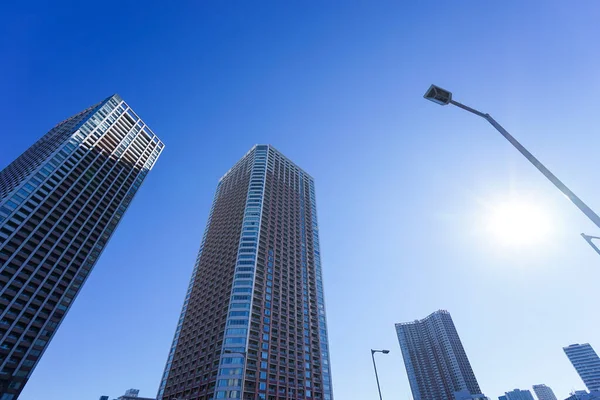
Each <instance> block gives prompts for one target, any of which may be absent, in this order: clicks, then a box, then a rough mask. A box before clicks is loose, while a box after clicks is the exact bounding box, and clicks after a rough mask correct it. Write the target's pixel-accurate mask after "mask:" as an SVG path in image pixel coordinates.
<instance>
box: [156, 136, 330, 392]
mask: <svg viewBox="0 0 600 400" xmlns="http://www.w3.org/2000/svg"><path fill="white" fill-rule="evenodd" d="M321 275H322V271H321V257H320V250H319V227H318V224H317V208H316V201H315V187H314V181H313V178H312V177H311V176H309V175H308V174H307V173H306V172H304V171H303V170H302V169H300V168H299V167H298V166H296V165H295V164H294V163H292V162H291V161H290V160H289V159H287V158H286V157H285V156H283V155H282V154H281V153H280V152H279V151H277V150H275V149H274V148H273V147H271V146H268V145H257V146H254V147H253V148H252V149H251V150H250V151H249V152H248V153H247V154H246V155H245V156H244V157H243V158H242V159H241V160H240V161H239V162H238V163H237V164H235V166H234V167H233V168H232V169H231V170H229V171H228V172H227V173H226V174H225V175H224V176H223V177H222V178H221V180H220V181H219V183H218V185H217V190H216V194H215V197H214V201H213V205H212V209H211V211H210V216H209V219H208V223H207V226H206V230H205V233H204V237H203V238H202V243H201V245H200V251H199V253H198V257H197V259H196V264H195V266H194V270H193V273H192V278H191V281H190V284H189V288H188V291H187V294H186V296H185V301H184V305H183V309H182V312H181V317H180V319H179V323H178V324H177V329H176V331H175V337H174V340H173V344H172V347H171V350H170V353H169V356H168V360H167V363H166V367H165V371H164V375H163V378H162V382H161V384H160V389H159V393H158V399H165V400H167V399H168V400H174V399H188V400H207V399H213V398H216V399H240V398H243V399H252V400H256V399H261V400H280V399H281V400H282V399H286V400H287V399H294V400H298V399H324V400H331V399H332V398H333V397H332V387H331V371H330V365H329V346H328V339H327V324H326V318H325V302H324V298H323V281H322V276H321Z"/></svg>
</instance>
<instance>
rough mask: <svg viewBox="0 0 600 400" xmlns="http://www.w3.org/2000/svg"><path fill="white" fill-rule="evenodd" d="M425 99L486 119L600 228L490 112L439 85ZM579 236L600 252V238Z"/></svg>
mask: <svg viewBox="0 0 600 400" xmlns="http://www.w3.org/2000/svg"><path fill="white" fill-rule="evenodd" d="M423 97H424V98H426V99H427V100H430V101H433V102H434V103H437V104H439V105H442V106H445V105H447V104H453V105H455V106H457V107H459V108H462V109H463V110H466V111H468V112H470V113H472V114H475V115H477V116H479V117H481V118H483V119H485V120H486V121H488V122H489V123H490V124H491V125H492V126H493V127H494V128H496V130H497V131H498V132H500V134H501V135H502V136H504V137H505V138H506V140H508V141H509V142H510V143H511V144H512V145H513V146H514V147H515V148H516V149H517V150H519V152H520V153H521V154H523V155H524V156H525V158H527V159H528V160H529V162H531V163H532V164H533V165H534V167H536V168H537V169H538V170H539V171H540V172H541V173H542V174H544V176H545V177H546V178H548V180H549V181H550V182H552V183H553V184H554V186H556V188H557V189H558V190H560V191H561V192H562V193H563V194H564V195H565V196H567V198H568V199H569V200H571V202H572V203H573V204H575V206H577V208H579V210H580V211H581V212H582V213H584V214H585V216H586V217H588V218H589V219H590V220H591V221H592V222H593V223H594V224H596V226H597V227H598V228H600V217H599V216H598V214H596V213H595V212H594V211H593V210H592V209H591V208H590V207H588V205H587V204H585V203H584V202H583V200H581V199H580V198H579V197H578V196H577V195H576V194H575V193H573V192H572V191H571V189H569V188H568V187H567V186H566V185H565V184H564V183H562V182H561V180H560V179H558V178H557V177H556V176H555V175H554V174H553V173H552V172H550V170H549V169H548V168H546V166H545V165H544V164H542V163H541V162H540V161H539V160H538V159H537V158H535V157H534V156H533V154H531V153H530V152H529V151H528V150H527V149H526V148H525V147H523V145H521V143H519V142H518V141H517V139H515V138H514V137H513V136H512V135H511V134H510V133H508V132H507V131H506V129H504V128H503V127H502V126H501V125H500V124H499V123H498V122H496V120H495V119H494V118H492V116H491V115H490V114H484V113H482V112H481V111H477V110H475V109H474V108H471V107H469V106H465V105H464V104H461V103H459V102H458V101H455V100H452V92H449V91H448V90H445V89H442V88H441V87H439V86H435V85H431V86H430V87H429V89H427V92H425V95H424V96H423ZM581 236H582V237H583V238H584V239H585V240H586V241H587V242H588V243H589V244H590V246H592V248H593V249H594V250H596V252H597V253H598V254H600V249H598V247H597V246H596V245H595V244H594V243H592V239H600V238H599V237H596V236H589V235H586V234H585V233H582V234H581Z"/></svg>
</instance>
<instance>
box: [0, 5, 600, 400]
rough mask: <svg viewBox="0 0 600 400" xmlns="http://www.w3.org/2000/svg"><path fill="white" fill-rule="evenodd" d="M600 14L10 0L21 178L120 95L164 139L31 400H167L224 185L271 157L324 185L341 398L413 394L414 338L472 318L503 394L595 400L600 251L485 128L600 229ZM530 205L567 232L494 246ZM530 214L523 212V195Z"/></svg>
mask: <svg viewBox="0 0 600 400" xmlns="http://www.w3.org/2000/svg"><path fill="white" fill-rule="evenodd" d="M599 17H600V5H599V4H598V3H597V2H595V1H578V2H565V1H527V2H523V1H503V2H488V1H461V2H445V1H416V2H408V1H407V2H401V1H395V2H383V1H376V2H374V1H348V2H342V1H328V2H316V1H315V2H307V1H302V2H300V1H272V2H269V1H246V2H242V1H215V2H208V1H206V2H192V1H189V2H185V1H171V2H169V1H144V2H142V1H123V2H72V3H66V2H59V1H44V2H39V1H28V2H24V1H23V2H3V4H2V5H1V6H0V59H1V62H0V91H1V94H2V96H1V97H0V121H2V128H1V131H0V132H1V133H0V135H1V143H2V144H1V146H0V167H4V166H5V165H7V164H8V163H9V162H10V161H12V160H13V159H14V158H15V157H17V156H18V155H19V154H20V153H21V152H22V151H24V150H25V149H26V148H27V147H28V146H30V145H31V144H32V143H33V142H34V141H35V140H36V139H37V138H39V137H40V136H41V135H43V134H44V133H45V132H47V131H48V130H49V129H50V128H51V127H52V126H54V125H55V124H56V123H57V122H59V121H60V120H62V119H64V118H66V117H68V116H70V115H72V114H74V113H76V112H78V111H80V110H82V109H83V108H85V107H87V106H89V105H91V104H93V103H96V102H98V101H99V100H101V99H103V98H105V97H107V96H109V95H111V94H113V93H119V94H120V95H121V96H123V98H124V99H125V100H126V101H127V102H128V103H129V104H130V105H131V106H132V107H133V108H134V109H135V110H136V112H137V113H138V114H139V115H140V116H141V117H142V118H143V119H144V120H145V121H146V122H147V123H148V124H149V125H150V126H151V127H152V129H153V130H154V131H155V132H156V133H157V134H158V135H159V136H160V137H161V139H162V140H163V141H164V142H165V144H166V150H165V152H164V153H163V155H162V156H161V158H160V159H159V161H158V163H157V164H156V166H155V169H154V170H153V171H152V172H151V173H150V174H149V175H148V178H147V180H146V182H145V183H144V185H143V186H142V188H141V190H140V192H139V194H138V195H137V197H136V198H135V200H134V201H133V203H132V205H131V207H130V209H129V210H128V212H127V214H126V216H125V218H124V220H123V222H122V223H121V225H120V226H119V228H118V229H117V231H116V233H115V235H114V236H113V238H112V240H111V242H110V244H109V245H108V247H107V249H106V251H105V252H104V254H103V255H102V257H101V259H100V261H99V262H98V264H97V265H96V267H95V269H94V271H93V273H92V274H91V277H90V279H89V280H88V282H87V283H86V285H85V287H84V288H83V290H82V292H81V294H80V295H79V297H78V298H77V301H76V302H75V304H74V306H73V307H72V309H71V311H70V313H69V315H68V316H67V318H66V319H65V321H64V323H63V325H62V326H61V328H60V329H59V331H58V333H57V334H56V335H55V337H54V339H53V341H52V344H51V345H50V347H49V348H48V350H47V352H46V354H45V355H44V357H43V359H42V360H41V362H40V363H39V365H38V367H37V369H36V371H35V372H34V374H33V376H32V378H31V380H30V382H29V384H28V385H27V387H26V389H25V390H24V391H23V394H22V396H21V400H40V399H49V400H84V399H92V400H95V399H97V398H98V397H99V396H100V395H102V394H107V395H110V396H114V397H116V396H118V395H120V394H122V393H123V392H124V391H125V390H126V389H128V388H130V387H133V388H138V389H140V390H141V392H140V393H141V395H145V396H154V395H155V394H156V392H157V389H158V383H159V381H160V377H161V374H162V371H163V368H164V364H165V360H166V357H167V353H168V351H169V347H170V345H171V340H172V337H173V333H174V330H175V326H176V321H177V319H178V317H179V312H180V308H181V305H182V302H183V298H184V295H185V291H186V286H187V283H188V280H189V278H190V274H191V271H192V268H193V262H194V259H195V257H196V252H197V250H198V246H199V243H200V239H201V235H202V232H203V230H204V226H205V223H206V218H207V215H208V212H209V207H210V204H211V201H212V197H213V194H214V189H215V186H216V183H217V181H218V179H219V177H220V176H221V175H222V174H223V173H224V172H225V171H227V170H228V169H229V168H230V167H231V166H232V165H233V163H234V162H236V161H237V160H238V159H239V158H240V157H242V156H243V155H244V153H245V152H246V151H248V149H250V147H251V146H252V145H254V144H255V143H270V144H273V145H274V146H275V147H277V148H278V149H279V150H280V151H282V152H283V153H284V154H285V155H287V156H288V157H289V158H291V159H292V160H294V161H295V162H296V163H298V164H299V165H300V166H302V167H303V168H304V169H306V170H307V171H308V172H309V173H310V174H311V175H313V176H314V177H315V180H316V183H317V203H318V210H319V219H320V221H319V222H320V232H321V235H322V237H321V246H322V255H323V267H324V273H325V291H326V299H327V311H328V322H329V334H330V342H331V358H332V360H331V362H332V372H333V383H334V395H335V397H336V399H337V400H352V399H374V398H376V396H377V387H376V384H375V379H374V375H373V366H372V364H371V359H370V351H369V349H371V348H389V349H390V350H391V353H390V354H389V355H387V356H384V355H381V354H379V355H378V367H379V371H380V379H381V385H382V392H383V396H384V398H385V399H402V400H404V399H409V398H410V389H409V385H408V380H407V378H406V373H405V370H404V365H403V362H402V356H401V354H400V349H399V346H398V342H397V339H396V336H395V331H394V323H395V322H401V321H402V322H404V321H411V320H414V319H416V318H423V317H425V316H426V315H428V314H430V313H431V312H433V311H435V310H437V309H440V308H442V309H447V310H449V311H450V312H451V314H452V316H453V318H454V322H455V324H456V326H457V329H458V332H459V334H460V336H461V339H462V341H463V344H464V346H465V349H466V351H467V354H468V356H469V358H470V360H471V364H472V366H473V369H474V371H475V374H476V376H477V378H478V381H479V384H480V386H481V388H482V390H483V391H484V393H486V394H487V395H488V396H490V397H494V398H495V397H497V396H498V395H500V394H502V393H503V392H504V391H507V390H511V389H513V388H521V389H526V388H529V389H530V388H531V385H532V384H537V383H545V384H547V385H549V386H551V387H552V388H553V389H554V390H555V392H556V393H557V395H558V397H559V398H565V397H566V396H567V394H568V392H569V391H570V390H572V389H575V388H577V389H582V388H583V384H582V382H581V381H580V380H579V378H578V376H577V374H576V373H575V371H574V369H573V368H572V366H571V365H570V363H569V361H568V360H567V358H566V356H565V355H564V353H563V351H562V347H563V346H566V345H568V344H571V343H576V342H580V343H581V342H590V343H591V344H592V345H593V346H596V348H597V349H598V350H600V337H599V334H598V332H600V319H599V318H598V295H597V286H598V285H597V282H598V280H599V279H600V258H599V256H598V255H597V254H596V253H594V252H593V251H592V249H591V248H589V247H588V246H587V244H586V243H585V242H584V241H583V240H582V239H581V238H580V237H579V233H580V232H587V233H591V234H594V233H595V234H600V230H599V229H597V228H596V227H595V226H594V225H592V224H591V223H590V222H589V221H588V220H587V219H586V218H585V217H584V216H583V215H582V214H580V213H579V211H578V210H577V209H576V208H575V207H574V206H573V205H572V204H570V203H569V202H568V201H567V200H566V199H565V198H564V196H562V195H561V194H560V193H559V192H558V191H557V190H556V189H555V188H554V187H552V186H551V184H550V183H549V182H547V181H546V180H545V178H544V177H543V176H542V175H541V174H540V173H539V172H538V171H537V170H535V169H534V168H533V167H532V166H531V165H530V164H528V163H527V161H526V160H525V159H523V157H522V156H521V155H520V154H518V153H517V152H516V151H515V150H514V149H513V148H512V147H510V145H509V144H508V143H507V142H506V141H505V140H504V139H503V138H502V137H501V136H500V135H499V134H498V133H497V132H496V131H494V130H493V128H492V127H491V126H489V125H488V124H487V123H486V122H485V121H484V120H482V119H479V118H477V117H475V116H472V115H470V114H468V113H466V112H464V111H461V110H459V109H457V108H455V107H445V108H442V107H439V106H436V105H434V104H433V103H430V102H427V101H425V100H424V99H423V98H422V95H423V93H424V91H425V90H426V89H427V87H428V86H429V85H430V84H431V83H436V84H438V85H440V86H442V87H445V88H447V89H450V90H453V91H454V93H455V98H456V99H457V100H459V101H463V102H464V103H466V104H469V105H472V106H474V107H477V108H479V109H481V110H483V111H486V112H490V113H491V114H492V115H493V116H495V117H496V118H497V119H498V120H499V121H500V122H502V123H503V124H504V126H505V127H506V128H507V129H508V130H509V131H511V132H512V133H513V134H514V135H515V136H516V137H517V138H519V139H520V140H521V141H522V143H523V144H525V145H526V146H528V147H529V148H530V150H531V151H532V152H533V153H534V154H536V155H537V156H538V157H539V158H540V159H541V160H542V161H543V162H545V163H546V164H547V166H548V167H550V168H551V169H552V170H553V171H554V172H555V173H556V174H557V175H558V176H559V177H560V178H561V179H563V181H565V183H567V184H568V185H570V186H571V188H572V189H573V190H574V191H575V192H577V193H578V194H579V195H580V196H581V197H582V198H583V199H584V200H586V201H587V202H588V203H589V205H590V206H591V207H592V208H595V209H596V210H599V211H600V186H599V185H598V179H597V176H598V174H597V170H598V165H599V161H598V148H599V146H600V136H599V135H598V129H599V128H598V126H599V125H598V121H599V120H600V113H599V112H598V111H597V110H598V103H597V101H598V96H597V94H598V93H599V92H600V75H599V72H598V71H599V69H598V65H599V64H600V55H599V51H598V48H599V47H598V38H599V37H600V24H598V19H599ZM509 198H516V199H519V200H518V201H527V202H529V203H533V204H535V205H536V206H537V207H538V209H539V210H540V211H542V212H543V213H544V215H546V217H547V218H548V220H549V221H550V222H551V224H550V225H551V229H549V231H550V232H549V233H547V234H545V235H540V238H539V240H537V241H535V243H533V244H529V245H525V244H523V243H520V244H519V243H517V245H516V246H515V245H507V244H506V243H504V242H502V241H500V240H499V239H498V238H497V237H496V236H495V235H491V234H490V233H489V232H488V228H487V225H486V223H487V222H485V221H487V219H488V215H489V212H490V209H493V208H494V207H495V206H496V205H497V204H502V203H503V202H505V201H506V200H507V199H509ZM523 199H525V200H523Z"/></svg>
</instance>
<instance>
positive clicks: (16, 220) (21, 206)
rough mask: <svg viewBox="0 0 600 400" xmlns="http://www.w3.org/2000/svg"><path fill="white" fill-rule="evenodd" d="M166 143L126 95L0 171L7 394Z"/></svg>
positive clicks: (2, 360)
mask: <svg viewBox="0 0 600 400" xmlns="http://www.w3.org/2000/svg"><path fill="white" fill-rule="evenodd" d="M162 149H163V144H162V143H161V141H160V140H159V139H158V138H157V137H156V135H154V133H152V131H151V130H150V129H149V128H148V127H147V126H146V125H145V124H144V122H143V121H142V120H140V119H139V117H138V116H137V115H136V114H135V113H134V112H133V110H132V109H131V108H130V107H129V106H128V105H127V104H126V103H125V102H124V101H123V100H122V99H121V98H120V97H119V96H118V95H114V96H111V97H109V98H107V99H106V100H104V101H102V102H100V103H98V104H96V105H94V106H92V107H90V108H88V109H86V110H84V111H82V112H81V113H79V114H77V115H75V116H73V117H71V118H68V119H67V120H65V121H63V122H61V123H59V124H58V125H56V126H55V127H54V128H52V129H51V130H50V131H49V132H48V133H47V134H46V135H44V136H43V137H42V138H41V139H39V140H38V141H37V142H36V143H35V144H34V145H33V146H31V147H30V148H29V149H28V150H26V151H25V152H24V153H23V154H21V155H20V156H19V157H18V158H17V159H16V160H15V161H13V162H12V163H11V164H9V165H8V166H7V167H6V168H4V169H3V170H2V171H0V399H1V400H13V399H16V398H17V397H18V395H19V393H20V392H21V390H22V389H23V386H24V385H25V383H26V382H27V380H28V379H29V377H30V376H31V373H32V372H33V370H34V368H35V366H36V364H37V362H38V361H39V359H40V357H41V355H42V354H43V352H44V351H45V349H46V347H47V346H48V343H49V341H50V340H51V338H52V336H53V335H54V333H55V332H56V329H57V328H58V326H59V325H60V323H61V321H62V320H63V318H64V317H65V315H66V313H67V311H68V310H69V308H70V307H71V304H72V302H73V300H74V299H75V297H76V296H77V294H78V292H79V291H80V290H81V286H82V285H83V284H84V282H85V280H86V279H87V277H88V275H89V273H90V271H91V269H92V267H93V266H94V264H95V263H96V261H97V259H98V257H99V256H100V253H102V251H103V250H104V248H105V246H106V244H107V242H108V240H109V239H110V236H111V235H112V233H113V231H114V229H115V227H116V226H117V224H118V223H119V221H120V219H121V218H122V216H123V214H124V213H125V210H126V209H127V207H128V206H129V203H130V202H131V200H132V198H133V196H134V195H135V193H136V192H137V190H138V188H139V187H140V185H141V184H142V182H143V180H144V178H145V177H146V174H147V173H148V171H149V170H150V169H151V168H152V166H153V165H154V163H155V161H156V159H157V158H158V156H159V155H160V153H161V151H162Z"/></svg>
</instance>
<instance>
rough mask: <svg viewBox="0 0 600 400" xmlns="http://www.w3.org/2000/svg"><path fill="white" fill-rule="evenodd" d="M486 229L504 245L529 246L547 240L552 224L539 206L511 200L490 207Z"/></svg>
mask: <svg viewBox="0 0 600 400" xmlns="http://www.w3.org/2000/svg"><path fill="white" fill-rule="evenodd" d="M486 228H487V231H488V233H490V234H491V235H493V236H494V237H496V239H497V240H498V241H499V242H501V243H502V244H504V245H510V246H530V245H533V244H537V243H540V242H542V241H544V240H545V239H547V238H548V236H549V235H550V233H551V231H552V222H551V220H550V218H549V216H548V214H547V213H546V212H545V210H544V209H543V207H541V206H540V205H539V204H535V203H533V202H528V201H526V200H516V199H513V200H509V201H506V202H504V203H499V204H496V205H493V206H492V207H491V209H490V210H489V215H488V216H487V221H486Z"/></svg>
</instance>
